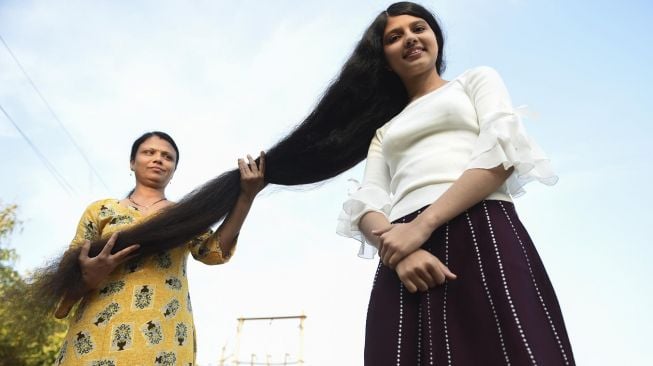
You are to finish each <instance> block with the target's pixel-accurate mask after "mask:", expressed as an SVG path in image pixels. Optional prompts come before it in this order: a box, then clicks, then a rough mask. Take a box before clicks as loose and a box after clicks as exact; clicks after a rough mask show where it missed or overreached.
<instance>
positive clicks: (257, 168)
mask: <svg viewBox="0 0 653 366" xmlns="http://www.w3.org/2000/svg"><path fill="white" fill-rule="evenodd" d="M247 160H249V163H246V162H245V160H244V159H238V168H239V169H240V194H241V196H244V197H245V198H247V199H249V200H251V201H253V200H254V198H255V197H256V195H257V194H258V193H259V192H260V191H261V190H262V189H263V188H264V187H265V184H266V183H265V181H264V179H265V153H264V152H263V151H261V154H260V156H259V163H258V165H257V164H256V161H254V159H253V158H252V156H251V155H249V154H248V155H247Z"/></svg>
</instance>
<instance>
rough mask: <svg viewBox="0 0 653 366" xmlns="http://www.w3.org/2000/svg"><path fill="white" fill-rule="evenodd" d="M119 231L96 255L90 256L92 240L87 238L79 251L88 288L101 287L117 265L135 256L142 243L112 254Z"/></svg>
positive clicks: (80, 263) (83, 275)
mask: <svg viewBox="0 0 653 366" xmlns="http://www.w3.org/2000/svg"><path fill="white" fill-rule="evenodd" d="M117 238H118V233H117V232H116V233H113V235H111V237H110V238H109V240H108V241H107V243H106V244H105V245H104V248H102V251H101V252H100V254H98V255H96V256H95V257H92V258H91V257H89V256H88V252H89V249H90V248H91V242H90V241H88V240H86V241H85V242H84V245H83V246H82V250H81V251H80V252H79V265H80V267H81V269H82V280H84V285H85V287H86V289H87V290H89V291H90V290H95V289H97V288H99V287H100V285H101V284H102V282H103V281H104V280H106V278H107V277H109V274H111V272H113V270H114V269H116V267H118V266H119V265H121V264H122V263H124V262H125V261H128V260H129V259H131V258H133V257H134V256H135V255H132V254H133V253H134V252H135V251H136V250H137V249H138V248H139V247H140V245H138V244H134V245H130V246H128V247H127V248H125V249H123V250H121V251H119V252H117V253H114V254H111V250H112V249H113V246H114V245H115V244H116V239H117Z"/></svg>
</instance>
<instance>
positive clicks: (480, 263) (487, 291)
mask: <svg viewBox="0 0 653 366" xmlns="http://www.w3.org/2000/svg"><path fill="white" fill-rule="evenodd" d="M465 217H466V218H467V224H468V225H469V230H470V232H471V234H472V241H473V242H474V251H475V252H476V260H477V261H478V268H479V270H480V273H481V282H482V283H483V288H484V289H485V295H486V297H487V300H488V302H489V303H490V309H491V310H492V315H494V321H495V323H496V325H497V332H498V334H499V342H500V343H501V351H502V352H503V357H504V358H505V359H506V365H508V366H510V358H509V357H508V352H507V351H506V344H505V342H504V340H503V333H502V331H501V323H500V322H499V316H498V315H497V310H496V308H495V307H494V301H493V300H492V294H490V288H489V287H488V285H487V280H486V278H485V272H484V271H483V261H482V260H481V253H480V251H479V249H478V242H477V241H476V233H475V232H474V225H473V224H472V220H471V218H470V217H469V212H467V211H465Z"/></svg>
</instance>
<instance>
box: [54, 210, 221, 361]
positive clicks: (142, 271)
mask: <svg viewBox="0 0 653 366" xmlns="http://www.w3.org/2000/svg"><path fill="white" fill-rule="evenodd" d="M143 219H144V217H143V216H142V215H141V213H140V212H139V211H138V210H137V209H136V208H134V207H131V206H123V205H121V204H120V203H119V200H116V199H106V200H100V201H97V202H94V203H92V204H91V205H89V206H88V208H87V209H86V211H85V212H84V214H83V215H82V218H81V220H80V222H79V225H78V227H77V233H76V235H75V238H74V239H73V242H72V244H71V246H78V245H82V244H83V242H84V240H85V239H89V240H91V241H92V240H95V239H98V238H100V237H102V238H106V237H108V236H110V235H111V234H112V233H114V232H116V231H120V230H125V229H126V228H127V227H128V226H130V225H133V224H136V223H138V222H139V221H141V220H143ZM189 252H190V253H191V254H192V255H193V257H194V258H195V259H197V260H199V261H202V262H203V263H206V264H221V263H224V262H226V261H227V260H228V259H229V257H230V256H231V253H229V255H223V254H222V251H221V250H220V246H219V243H218V240H217V236H216V234H206V235H203V236H201V237H199V238H197V239H195V240H193V241H191V242H190V243H189V244H188V245H187V246H181V247H177V248H174V249H171V250H168V251H165V252H162V253H159V254H156V255H153V256H150V257H146V258H137V259H135V260H132V261H129V262H126V263H124V264H123V265H121V266H119V267H118V268H116V270H115V271H114V272H113V273H111V275H110V276H109V278H108V279H107V280H106V282H105V283H104V284H103V285H102V286H100V288H99V289H98V290H95V291H93V292H91V293H89V294H88V295H87V296H86V297H85V298H84V299H83V300H82V302H81V303H80V305H79V307H78V308H77V310H76V311H75V312H74V313H73V314H72V315H71V317H70V324H69V328H68V334H67V335H66V339H65V341H64V343H63V345H62V348H61V351H60V353H59V355H58V357H57V359H56V362H55V365H57V366H63V365H65V366H69V365H84V366H87V365H88V366H138V365H142V366H150V365H156V366H164V365H165V366H172V365H183V366H189V365H194V363H195V348H196V347H195V327H194V324H193V316H192V308H191V303H190V295H189V292H188V281H187V279H186V260H187V258H188V253H189Z"/></svg>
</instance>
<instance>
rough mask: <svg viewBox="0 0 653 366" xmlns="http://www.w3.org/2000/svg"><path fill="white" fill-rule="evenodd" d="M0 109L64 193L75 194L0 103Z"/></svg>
mask: <svg viewBox="0 0 653 366" xmlns="http://www.w3.org/2000/svg"><path fill="white" fill-rule="evenodd" d="M0 110H1V111H2V113H4V115H5V116H6V117H7V119H8V120H9V122H11V124H13V125H14V127H16V129H17V130H18V132H20V134H21V136H23V139H24V140H25V141H26V142H27V144H28V145H29V146H30V147H31V148H32V150H33V151H34V152H35V153H36V155H37V156H38V157H39V159H40V160H41V162H43V164H44V165H45V167H46V168H47V169H48V171H49V172H50V174H52V176H53V177H54V179H56V180H57V183H59V185H60V186H61V188H63V190H64V191H66V193H68V195H69V196H72V195H74V194H77V192H75V189H74V188H73V187H72V186H71V185H70V184H69V183H68V182H67V181H66V179H65V178H64V177H63V175H61V174H60V173H59V172H58V171H57V169H56V168H55V167H54V165H52V163H50V162H49V161H48V159H47V158H46V157H45V155H43V154H42V153H41V151H39V149H38V148H37V147H36V145H34V143H32V141H31V140H30V139H29V137H27V135H26V134H25V132H23V130H21V129H20V127H18V125H17V124H16V122H14V120H13V119H12V118H11V116H9V113H7V111H6V110H5V109H4V108H3V107H2V104H0Z"/></svg>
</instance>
